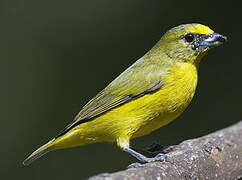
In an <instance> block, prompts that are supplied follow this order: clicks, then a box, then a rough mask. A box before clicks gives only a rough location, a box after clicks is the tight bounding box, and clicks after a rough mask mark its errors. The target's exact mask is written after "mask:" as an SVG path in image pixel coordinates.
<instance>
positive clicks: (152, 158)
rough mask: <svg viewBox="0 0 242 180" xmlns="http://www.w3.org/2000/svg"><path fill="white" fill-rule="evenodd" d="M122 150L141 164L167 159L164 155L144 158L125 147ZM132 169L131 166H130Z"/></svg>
mask: <svg viewBox="0 0 242 180" xmlns="http://www.w3.org/2000/svg"><path fill="white" fill-rule="evenodd" d="M123 150H124V151H125V152H127V153H129V154H131V155H132V156H134V157H135V158H137V159H138V160H139V161H140V162H142V163H147V162H153V161H164V160H165V159H166V157H167V155H165V154H161V153H160V154H157V155H156V156H155V157H146V156H144V155H143V154H140V153H138V152H136V151H135V150H133V149H131V148H130V147H125V148H123ZM132 167H133V166H132Z"/></svg>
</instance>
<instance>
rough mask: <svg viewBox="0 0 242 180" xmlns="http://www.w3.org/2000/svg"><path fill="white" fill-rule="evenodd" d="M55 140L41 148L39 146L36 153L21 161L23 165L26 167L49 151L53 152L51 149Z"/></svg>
mask: <svg viewBox="0 0 242 180" xmlns="http://www.w3.org/2000/svg"><path fill="white" fill-rule="evenodd" d="M54 140H55V139H53V140H51V141H49V142H48V143H46V144H44V145H43V146H41V147H40V148H38V149H37V150H36V151H34V152H33V153H32V154H31V155H30V156H29V157H28V158H27V159H25V160H24V161H23V165H25V166H28V165H29V164H31V163H32V162H33V161H35V160H36V159H38V158H40V157H41V156H43V155H45V154H46V153H48V152H50V151H51V150H53V149H52V148H51V145H52V142H53V141H54Z"/></svg>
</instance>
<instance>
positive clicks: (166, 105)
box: [135, 63, 197, 136]
mask: <svg viewBox="0 0 242 180" xmlns="http://www.w3.org/2000/svg"><path fill="white" fill-rule="evenodd" d="M196 85H197V68H196V66H195V65H193V64H190V63H180V64H179V63H178V65H176V66H174V67H171V68H170V70H169V72H168V74H167V75H166V78H165V79H164V85H163V86H162V87H161V89H160V90H158V91H157V92H155V93H153V94H150V95H147V96H144V97H143V98H142V103H143V106H140V111H145V112H146V115H147V120H146V121H144V120H143V121H142V123H143V124H142V125H141V126H140V129H139V130H138V131H137V132H136V133H135V136H142V135H145V134H148V133H150V132H151V131H153V130H155V129H158V128H159V127H161V126H164V125H166V124H168V123H169V122H171V121H172V120H174V119H175V118H177V117H178V116H179V115H180V114H181V113H182V112H183V111H184V110H185V108H186V107H187V106H188V105H189V103H190V102H191V100H192V98H193V95H194V93H195V90H196ZM154 117H155V118H154ZM142 118H143V117H142ZM142 126H143V127H142Z"/></svg>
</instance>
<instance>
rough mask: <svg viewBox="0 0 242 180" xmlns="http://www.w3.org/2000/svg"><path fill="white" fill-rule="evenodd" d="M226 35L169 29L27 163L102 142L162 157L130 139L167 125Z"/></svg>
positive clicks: (188, 27) (193, 27) (196, 28)
mask: <svg viewBox="0 0 242 180" xmlns="http://www.w3.org/2000/svg"><path fill="white" fill-rule="evenodd" d="M226 39H227V38H226V37H225V36H222V35H220V34H218V33H215V32H214V31H213V30H211V29H210V28H209V27H207V26H204V25H202V24H195V23H193V24H184V25H180V26H177V27H174V28H172V29H170V30H169V31H168V32H166V33H165V34H164V35H163V36H162V38H161V39H160V40H159V41H158V43H157V44H156V45H155V46H154V47H153V48H152V49H151V50H150V51H149V52H147V53H146V54H145V55H144V56H143V57H142V58H140V59H139V60H137V61H136V62H135V63H134V64H133V65H131V66H130V67H129V68H128V69H126V70H125V71H124V72H123V73H122V74H121V75H119V76H118V77H117V78H116V79H115V80H114V81H112V82H111V83H110V84H109V85H108V86H107V87H106V88H105V89H103V90H102V91H101V92H100V93H98V94H97V95H96V96H95V97H94V98H93V99H92V100H90V101H89V102H88V103H87V104H86V105H85V106H84V107H83V108H82V109H81V111H80V112H79V113H78V114H77V116H76V117H75V119H74V121H73V122H72V123H70V124H69V125H68V126H66V127H65V128H64V129H63V130H62V131H61V132H60V133H59V134H58V135H57V136H56V137H55V138H54V139H52V140H51V141H49V142H48V143H47V144H45V145H43V146H41V147H40V148H39V149H37V150H36V151H34V152H33V153H32V154H31V155H30V156H29V157H28V158H27V159H26V160H25V161H24V162H23V164H24V165H28V164H30V163H31V162H33V161H34V160H35V159H37V158H39V157H41V156H42V155H44V154H46V153H48V152H50V151H53V150H56V149H63V148H70V147H74V146H82V145H87V144H92V143H97V142H116V143H117V145H118V146H119V147H120V148H121V149H122V150H124V151H126V152H128V153H130V154H131V155H132V156H134V157H136V158H137V159H138V160H139V161H141V162H151V161H156V160H163V159H164V156H165V155H163V154H158V155H157V156H155V157H146V156H144V155H142V154H140V153H138V152H136V151H135V150H134V149H132V148H131V147H130V146H129V144H130V140H131V139H132V138H136V137H140V136H144V135H147V134H149V133H151V132H152V131H154V130H156V129H158V128H160V127H162V126H164V125H166V124H168V123H169V122H171V121H173V120H174V119H176V118H177V117H178V116H179V115H180V114H181V113H182V112H183V111H184V110H185V108H186V107H187V106H188V105H189V103H190V102H191V100H192V98H193V95H194V93H195V90H196V86H197V77H198V75H197V73H198V67H199V62H200V60H201V58H202V57H203V56H204V55H205V54H206V52H207V51H208V50H209V49H210V48H211V47H214V46H217V45H220V44H222V43H224V42H225V41H226Z"/></svg>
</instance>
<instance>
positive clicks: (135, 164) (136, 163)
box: [128, 162, 142, 168]
mask: <svg viewBox="0 0 242 180" xmlns="http://www.w3.org/2000/svg"><path fill="white" fill-rule="evenodd" d="M141 166H142V164H141V163H138V162H135V163H132V164H130V165H129V166H128V168H137V167H141Z"/></svg>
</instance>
